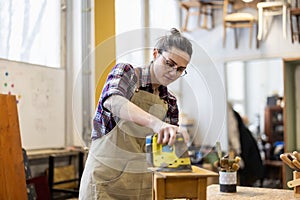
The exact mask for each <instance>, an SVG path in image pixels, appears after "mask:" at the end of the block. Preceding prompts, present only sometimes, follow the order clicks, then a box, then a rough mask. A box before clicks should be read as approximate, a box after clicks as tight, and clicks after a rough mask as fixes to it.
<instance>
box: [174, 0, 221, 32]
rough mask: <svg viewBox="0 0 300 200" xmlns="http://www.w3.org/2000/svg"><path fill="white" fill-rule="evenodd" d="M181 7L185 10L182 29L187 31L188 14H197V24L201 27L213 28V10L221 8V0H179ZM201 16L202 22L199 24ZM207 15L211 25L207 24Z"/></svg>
mask: <svg viewBox="0 0 300 200" xmlns="http://www.w3.org/2000/svg"><path fill="white" fill-rule="evenodd" d="M179 5H180V7H181V8H183V9H184V10H185V11H186V15H185V20H184V23H183V27H182V30H183V31H188V30H187V26H188V21H189V17H190V16H195V15H196V16H198V22H197V24H198V26H199V27H201V28H203V29H212V28H214V11H215V10H216V9H220V8H222V5H223V1H222V0H189V1H181V2H179ZM201 16H203V24H202V26H200V24H201ZM207 17H210V18H211V25H210V27H208V25H207Z"/></svg>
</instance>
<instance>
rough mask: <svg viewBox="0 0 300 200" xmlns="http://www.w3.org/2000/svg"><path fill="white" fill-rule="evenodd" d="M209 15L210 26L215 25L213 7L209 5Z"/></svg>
mask: <svg viewBox="0 0 300 200" xmlns="http://www.w3.org/2000/svg"><path fill="white" fill-rule="evenodd" d="M210 16H211V28H212V29H213V28H214V27H215V18H214V8H213V7H212V6H211V8H210Z"/></svg>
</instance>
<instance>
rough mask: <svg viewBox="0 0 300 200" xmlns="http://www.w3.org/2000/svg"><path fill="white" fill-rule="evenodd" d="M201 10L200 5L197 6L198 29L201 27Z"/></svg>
mask: <svg viewBox="0 0 300 200" xmlns="http://www.w3.org/2000/svg"><path fill="white" fill-rule="evenodd" d="M201 9H202V5H201V4H200V6H199V11H198V27H201V14H202V12H201Z"/></svg>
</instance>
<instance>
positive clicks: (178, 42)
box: [155, 28, 193, 57]
mask: <svg viewBox="0 0 300 200" xmlns="http://www.w3.org/2000/svg"><path fill="white" fill-rule="evenodd" d="M170 33H171V34H168V35H164V36H162V37H160V38H159V39H158V41H157V43H156V44H155V48H157V49H158V52H159V53H162V52H163V51H169V50H170V49H171V48H172V47H175V48H177V49H180V50H182V51H184V52H186V53H187V54H188V55H189V56H190V57H191V56H192V53H193V49H192V43H191V42H190V41H189V40H188V39H187V38H186V37H184V36H182V35H181V33H180V32H179V31H178V30H177V29H176V28H172V29H171V30H170Z"/></svg>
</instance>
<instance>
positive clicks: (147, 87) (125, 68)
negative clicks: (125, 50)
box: [92, 63, 178, 140]
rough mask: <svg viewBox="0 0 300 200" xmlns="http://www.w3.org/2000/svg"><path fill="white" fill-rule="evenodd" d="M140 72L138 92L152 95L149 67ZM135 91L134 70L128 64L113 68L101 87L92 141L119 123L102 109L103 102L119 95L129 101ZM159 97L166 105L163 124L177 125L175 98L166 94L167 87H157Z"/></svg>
mask: <svg viewBox="0 0 300 200" xmlns="http://www.w3.org/2000/svg"><path fill="white" fill-rule="evenodd" d="M138 69H139V72H140V88H139V89H140V90H144V91H148V92H150V93H153V89H152V85H151V77H150V67H145V68H138ZM136 89H137V77H136V75H135V70H134V68H133V67H132V66H131V65H130V64H124V63H120V64H117V65H116V66H114V68H113V69H112V71H111V72H110V73H109V75H108V78H107V80H106V83H105V85H104V87H103V90H102V94H101V96H100V99H99V102H98V106H97V109H96V112H95V116H94V119H93V130H92V139H93V140H94V139H97V138H100V137H101V136H103V135H105V134H107V133H109V132H110V131H111V130H112V129H113V128H114V127H115V126H116V124H117V122H118V121H119V119H118V118H116V117H115V116H112V113H111V112H109V111H108V110H107V109H105V108H104V107H103V102H104V101H105V100H106V99H107V98H108V97H110V96H111V95H121V96H123V97H125V98H127V99H131V97H132V96H133V94H134V92H135V90H136ZM158 90H159V96H160V98H161V99H163V100H164V101H166V102H167V103H168V111H167V116H166V118H165V119H164V121H165V122H167V123H170V124H173V125H178V106H177V100H176V98H175V96H173V95H172V94H170V92H168V89H167V87H165V86H162V85H161V86H160V87H159V89H158Z"/></svg>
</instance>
